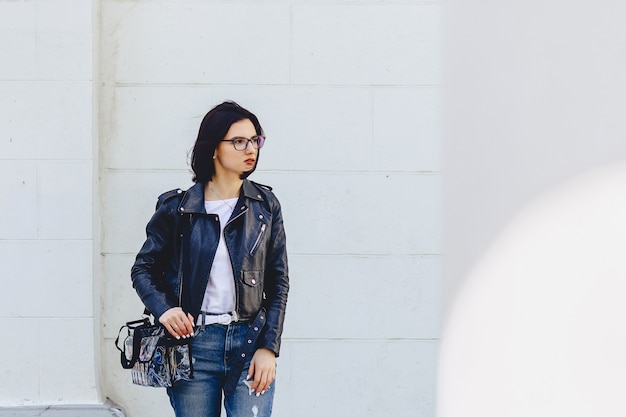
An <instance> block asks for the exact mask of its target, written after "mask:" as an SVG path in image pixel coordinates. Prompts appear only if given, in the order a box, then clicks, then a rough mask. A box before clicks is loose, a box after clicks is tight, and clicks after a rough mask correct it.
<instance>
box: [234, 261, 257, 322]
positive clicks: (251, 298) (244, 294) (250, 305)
mask: <svg viewBox="0 0 626 417" xmlns="http://www.w3.org/2000/svg"><path fill="white" fill-rule="evenodd" d="M241 282H242V284H240V285H241V291H240V292H239V297H240V298H239V309H240V311H239V312H240V314H241V316H242V317H252V316H254V315H255V314H256V313H257V312H258V311H259V309H260V308H261V303H262V302H263V271H262V270H248V271H241Z"/></svg>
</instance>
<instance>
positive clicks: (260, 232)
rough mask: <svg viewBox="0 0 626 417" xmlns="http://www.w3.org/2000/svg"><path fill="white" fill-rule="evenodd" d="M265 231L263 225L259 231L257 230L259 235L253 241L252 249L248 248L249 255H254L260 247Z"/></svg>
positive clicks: (265, 226) (264, 225)
mask: <svg viewBox="0 0 626 417" xmlns="http://www.w3.org/2000/svg"><path fill="white" fill-rule="evenodd" d="M265 229H267V225H266V224H265V223H263V224H262V225H261V230H259V234H258V235H257V238H256V240H255V241H254V244H253V245H252V248H250V255H254V253H255V252H256V250H257V249H258V248H259V246H260V245H261V241H262V240H263V236H264V235H265Z"/></svg>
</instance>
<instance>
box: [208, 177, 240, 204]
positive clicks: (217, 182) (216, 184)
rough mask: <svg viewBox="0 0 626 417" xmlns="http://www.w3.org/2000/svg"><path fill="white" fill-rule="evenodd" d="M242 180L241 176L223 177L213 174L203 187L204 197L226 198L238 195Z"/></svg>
mask: <svg viewBox="0 0 626 417" xmlns="http://www.w3.org/2000/svg"><path fill="white" fill-rule="evenodd" d="M242 184H243V180H242V179H241V178H234V179H225V178H223V177H220V176H214V177H213V178H212V179H211V181H210V182H207V183H206V185H205V187H204V198H205V199H207V200H227V199H229V198H237V197H239V191H240V190H241V185H242Z"/></svg>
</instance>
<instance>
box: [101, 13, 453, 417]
mask: <svg viewBox="0 0 626 417" xmlns="http://www.w3.org/2000/svg"><path fill="white" fill-rule="evenodd" d="M439 7H440V6H439V5H438V4H437V3H435V2H415V1H389V2H370V1H367V2H366V1H351V2H345V1H313V2H306V3H305V2H295V1H293V2H290V1H272V2H267V1H237V2H220V1H207V2H197V1H176V2H171V1H167V2H166V1H134V2H120V1H103V2H102V32H101V33H102V43H101V51H102V57H103V59H102V63H103V65H102V70H103V72H102V81H103V98H102V101H101V105H102V111H101V117H102V118H101V136H102V143H103V146H102V148H101V152H102V153H101V158H102V160H101V161H102V171H101V175H102V193H101V195H102V196H103V202H104V203H103V204H102V207H103V253H104V256H103V275H104V276H105V281H104V282H105V285H104V291H103V293H104V304H103V305H104V307H103V308H104V317H105V329H104V343H105V347H104V348H103V353H104V354H105V357H106V358H107V359H106V361H105V363H109V362H111V363H113V365H112V366H111V367H110V368H106V369H104V373H105V387H106V391H107V393H108V395H109V396H110V397H111V398H112V399H113V400H114V401H116V402H118V403H120V404H121V405H122V406H123V407H124V408H125V409H126V411H127V413H128V415H130V416H139V415H146V414H149V415H154V416H166V415H171V411H170V409H169V404H168V402H167V399H166V395H165V393H164V392H162V391H159V390H147V389H145V388H139V387H134V386H131V384H130V383H129V382H128V380H129V375H128V374H127V373H126V372H124V371H122V370H121V369H118V368H119V367H118V366H117V363H116V361H117V358H116V357H115V354H116V352H115V351H111V350H110V349H109V348H108V345H109V343H110V342H111V340H112V338H114V337H115V333H116V331H117V328H118V326H119V324H120V323H121V322H122V321H124V320H127V319H129V318H131V317H135V316H138V314H139V313H140V311H141V305H140V304H139V302H138V300H137V297H136V296H135V294H134V293H133V292H132V290H131V287H130V281H129V268H130V265H131V264H132V261H133V258H134V255H135V253H136V251H137V250H138V248H139V246H140V244H141V242H142V239H143V237H144V231H143V229H144V227H145V223H146V221H147V220H148V217H149V216H150V215H151V213H152V211H153V207H154V203H155V199H156V196H157V195H158V194H160V193H161V192H163V191H165V190H168V189H172V188H175V187H187V186H189V185H190V175H189V171H188V166H187V161H186V152H187V151H188V150H189V149H190V148H191V146H192V144H193V141H194V139H195V136H196V133H197V129H198V126H199V123H200V120H201V118H202V117H203V116H204V114H205V113H206V111H208V110H209V109H210V108H211V107H212V106H213V105H215V104H217V103H219V102H221V101H223V100H226V99H233V100H236V101H238V102H239V103H241V104H242V105H244V106H246V107H248V108H250V109H251V110H253V111H254V112H255V113H257V115H258V116H259V118H260V120H261V123H262V124H263V126H264V128H265V130H266V133H267V135H268V138H269V139H268V142H267V145H266V147H264V149H263V151H262V155H261V158H260V166H259V169H258V170H257V172H256V173H255V174H254V175H253V179H255V180H257V181H259V182H262V183H267V184H270V185H272V186H273V187H274V189H275V191H276V193H277V195H278V196H279V198H280V199H281V201H282V204H283V209H284V215H285V226H286V228H287V234H288V244H289V250H290V269H291V271H290V272H291V277H292V291H291V297H290V301H289V306H288V314H287V321H286V325H285V334H284V346H283V351H282V354H281V357H280V358H279V365H278V366H279V369H278V381H277V384H278V385H277V387H278V388H277V396H276V402H275V413H274V414H275V415H276V416H277V417H283V416H293V415H298V416H303V417H307V416H314V415H326V416H343V415H369V416H381V417H382V416H385V417H386V416H389V415H394V416H428V417H432V416H434V386H435V381H434V379H435V368H436V350H437V345H438V337H439V313H438V308H439V305H438V300H439V292H438V291H439V290H438V289H439V279H440V269H441V266H440V263H441V259H440V253H441V243H440V217H439V216H440V204H439V195H440V175H439V174H440V169H441V163H440V156H439V147H440V143H439V140H440V130H439V117H440V112H441V107H440V100H439V93H440V75H441V74H440V67H439V62H438V54H439V49H438V48H439V34H438V24H439ZM105 57H106V58H105ZM107 355H108V356H107Z"/></svg>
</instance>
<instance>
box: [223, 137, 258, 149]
mask: <svg viewBox="0 0 626 417" xmlns="http://www.w3.org/2000/svg"><path fill="white" fill-rule="evenodd" d="M239 139H245V141H246V146H244V148H243V149H237V147H236V146H235V141H236V140H239ZM255 139H256V146H254V142H253V141H254V140H255ZM265 139H266V137H265V136H263V135H255V136H252V137H251V138H249V139H248V138H245V137H243V136H235V137H234V138H231V139H222V140H221V141H220V142H230V143H232V144H233V148H235V150H236V151H239V152H243V151H245V150H246V149H248V145H250V144H251V145H252V148H253V149H261V148H262V147H263V145H264V144H265Z"/></svg>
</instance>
